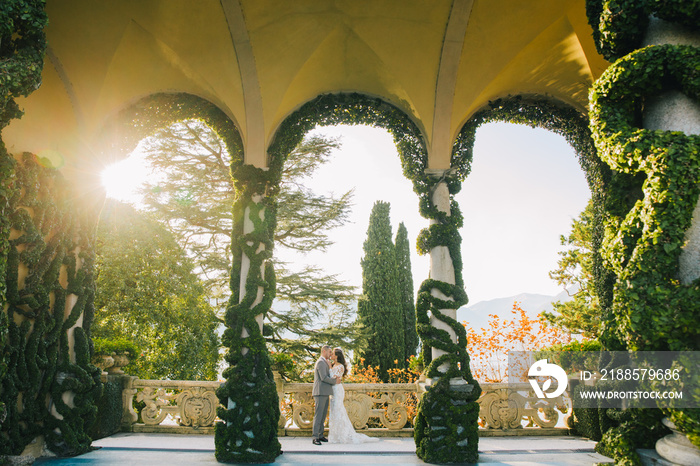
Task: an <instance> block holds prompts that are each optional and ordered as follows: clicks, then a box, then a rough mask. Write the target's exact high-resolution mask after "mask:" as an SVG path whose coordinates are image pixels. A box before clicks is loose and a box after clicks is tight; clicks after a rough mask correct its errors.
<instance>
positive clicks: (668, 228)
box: [587, 0, 700, 464]
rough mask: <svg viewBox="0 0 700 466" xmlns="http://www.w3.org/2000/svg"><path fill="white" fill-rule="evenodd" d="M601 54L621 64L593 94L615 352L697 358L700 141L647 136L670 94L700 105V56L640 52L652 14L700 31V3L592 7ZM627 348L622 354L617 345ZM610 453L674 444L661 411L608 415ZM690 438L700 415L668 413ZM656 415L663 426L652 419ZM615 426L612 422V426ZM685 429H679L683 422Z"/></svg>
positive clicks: (662, 0)
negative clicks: (692, 228) (687, 243)
mask: <svg viewBox="0 0 700 466" xmlns="http://www.w3.org/2000/svg"><path fill="white" fill-rule="evenodd" d="M587 10H588V14H589V22H590V23H591V25H592V26H593V29H594V35H595V39H596V45H597V47H598V49H599V51H606V52H605V53H604V54H606V55H607V58H608V59H615V58H618V57H621V56H622V55H624V54H625V53H628V52H631V53H629V54H628V55H626V56H624V57H622V58H620V59H619V60H618V61H617V62H615V63H614V64H613V65H612V66H611V67H609V68H608V69H607V70H606V72H605V73H603V75H602V76H601V77H600V78H599V79H598V81H596V83H595V84H594V86H593V88H592V89H591V92H590V95H589V100H590V103H591V109H590V120H591V128H592V131H593V137H594V139H595V143H596V147H597V149H598V152H599V155H600V157H601V159H603V160H604V161H605V162H606V163H607V164H609V166H610V167H611V168H612V169H613V172H612V176H611V177H610V184H609V189H608V198H607V199H606V203H605V210H606V218H605V222H606V225H605V227H606V232H605V240H604V243H603V246H602V255H603V257H604V259H605V265H606V267H607V268H609V269H610V270H611V271H612V272H613V273H614V276H615V279H616V280H615V281H614V294H611V295H610V298H609V299H608V298H607V297H606V298H605V299H603V301H605V304H604V308H605V307H608V309H609V312H608V313H607V315H606V318H605V320H607V321H610V322H611V323H613V325H612V326H610V327H609V328H608V329H607V330H606V332H604V335H603V338H604V343H606V346H608V349H621V348H628V349H631V350H690V351H693V350H697V349H698V342H699V341H700V338H699V336H700V335H698V329H697V325H696V324H695V321H696V320H697V315H698V312H700V307H699V305H698V297H699V293H700V284H699V283H698V281H697V280H696V281H695V282H694V283H691V284H688V285H684V284H681V283H680V281H679V279H678V263H679V262H678V259H679V256H680V252H681V247H682V246H683V245H684V236H685V231H686V230H687V229H688V227H689V225H690V221H691V218H692V212H693V208H694V207H695V205H696V203H697V200H698V197H699V195H700V192H699V188H698V181H699V179H698V178H699V177H700V163H699V162H700V157H699V151H700V137H698V136H693V135H685V134H683V133H681V132H674V131H655V130H647V129H643V127H642V126H643V118H642V117H643V112H644V107H645V105H646V104H647V103H648V102H649V99H653V98H654V97H657V96H659V95H661V94H662V93H664V92H665V91H669V90H678V91H680V92H682V93H684V94H685V95H687V96H688V97H690V98H692V99H694V100H696V101H697V100H698V98H699V97H700V76H699V75H698V73H697V70H698V69H700V51H699V50H698V49H697V48H694V47H690V46H671V45H663V46H650V47H646V48H643V49H640V50H636V51H632V50H633V49H635V48H636V47H638V46H639V45H640V38H641V37H642V36H643V35H644V33H645V27H646V18H647V17H648V15H650V14H655V15H656V16H658V17H660V18H662V19H665V20H667V21H671V22H674V23H677V25H682V26H685V27H687V28H689V30H690V31H698V30H699V29H700V2H699V1H697V0H693V1H678V0H672V1H666V0H646V1H643V2H636V1H612V0H611V1H591V0H589V1H588V2H587ZM610 341H617V342H619V343H620V346H619V347H618V348H611V347H609V346H610V345H608V344H607V343H609V342H610ZM599 411H600V413H599V416H598V419H599V421H600V423H599V424H600V425H599V427H600V432H601V433H603V434H602V440H601V442H600V443H599V444H598V446H599V449H600V451H601V452H604V453H605V454H608V455H609V456H612V457H613V458H615V461H616V464H639V458H638V456H637V454H636V453H635V448H639V447H642V446H644V445H651V443H653V442H654V441H655V440H656V439H658V438H659V437H660V436H662V435H664V433H666V432H665V430H664V429H663V428H662V427H661V426H660V424H659V422H658V421H659V419H660V417H661V416H663V414H662V412H661V410H641V411H635V410H627V411H616V410H609V411H604V410H599ZM666 414H667V415H668V416H669V417H670V418H671V419H674V420H676V419H677V420H679V424H680V425H682V426H683V427H682V428H681V431H683V432H685V433H686V434H687V435H688V437H689V438H691V439H694V440H695V441H696V442H697V441H698V438H699V437H700V434H699V433H700V422H698V415H697V412H696V411H694V410H678V411H675V410H672V411H670V410H666ZM650 416H652V417H654V419H649V417H650ZM606 419H612V422H607V421H606V422H603V421H604V420H606ZM674 422H675V421H674Z"/></svg>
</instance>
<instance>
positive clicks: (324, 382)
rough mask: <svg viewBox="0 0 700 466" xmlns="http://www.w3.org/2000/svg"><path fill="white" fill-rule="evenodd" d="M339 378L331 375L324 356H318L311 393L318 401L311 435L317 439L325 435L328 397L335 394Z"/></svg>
mask: <svg viewBox="0 0 700 466" xmlns="http://www.w3.org/2000/svg"><path fill="white" fill-rule="evenodd" d="M336 382H337V379H335V378H334V377H331V376H330V366H329V364H328V361H326V360H325V359H324V358H318V361H316V367H314V389H313V391H312V392H311V395H312V396H313V397H314V401H315V402H316V410H315V412H314V428H313V432H312V434H311V436H312V437H313V438H315V439H320V438H321V437H323V424H324V423H325V422H326V415H327V414H328V397H329V396H330V395H332V394H333V385H335V383H336Z"/></svg>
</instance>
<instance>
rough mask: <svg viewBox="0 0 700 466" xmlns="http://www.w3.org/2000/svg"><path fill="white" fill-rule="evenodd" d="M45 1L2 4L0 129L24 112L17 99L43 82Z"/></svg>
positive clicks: (19, 0) (14, 0)
mask: <svg viewBox="0 0 700 466" xmlns="http://www.w3.org/2000/svg"><path fill="white" fill-rule="evenodd" d="M44 3H45V2H44V1H42V0H4V1H3V2H2V3H0V121H2V122H3V124H2V125H0V128H2V127H4V126H5V125H6V124H7V123H9V120H10V119H11V118H19V116H20V115H21V114H22V112H21V110H20V109H19V107H18V106H17V104H16V103H15V101H14V99H15V98H16V97H26V96H28V95H29V94H31V93H32V92H33V91H34V90H36V89H37V88H38V87H39V85H40V84H41V71H42V69H43V67H44V52H45V50H46V35H45V34H44V27H46V24H47V23H48V19H47V16H46V12H45V11H44Z"/></svg>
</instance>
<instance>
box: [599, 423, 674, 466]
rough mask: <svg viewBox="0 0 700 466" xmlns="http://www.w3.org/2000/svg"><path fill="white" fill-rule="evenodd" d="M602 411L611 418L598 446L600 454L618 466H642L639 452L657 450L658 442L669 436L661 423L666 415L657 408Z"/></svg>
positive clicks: (603, 427) (603, 426) (602, 425)
mask: <svg viewBox="0 0 700 466" xmlns="http://www.w3.org/2000/svg"><path fill="white" fill-rule="evenodd" d="M598 411H600V412H601V414H603V415H604V416H606V417H607V418H608V419H609V421H608V423H609V425H608V426H606V423H605V421H606V419H603V422H601V427H602V428H601V431H602V432H603V435H602V438H601V439H600V441H599V442H598V443H597V444H596V451H597V452H598V453H600V454H602V455H605V456H608V457H611V458H613V459H614V460H615V464H616V465H617V464H619V465H623V466H641V464H642V462H641V459H640V457H639V454H638V453H637V451H636V450H637V449H638V448H650V449H653V448H654V445H655V444H656V441H657V439H659V438H661V437H663V436H664V435H666V434H668V433H669V431H668V429H666V428H665V427H664V426H663V424H661V419H662V418H663V416H664V415H663V413H662V412H661V411H660V410H657V409H625V410H618V409H606V410H598ZM605 427H607V428H605Z"/></svg>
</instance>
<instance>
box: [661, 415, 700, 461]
mask: <svg viewBox="0 0 700 466" xmlns="http://www.w3.org/2000/svg"><path fill="white" fill-rule="evenodd" d="M661 422H663V424H664V425H665V426H666V427H668V428H669V429H671V434H669V435H667V436H666V437H664V438H661V439H659V440H658V441H657V442H656V452H657V453H658V454H659V456H661V457H662V458H664V459H666V460H668V461H671V462H672V463H674V464H685V465H688V466H691V465H692V466H700V449H698V447H696V446H695V445H693V444H692V443H690V440H688V437H686V436H685V435H684V434H683V433H681V432H679V431H678V429H677V428H676V425H675V424H674V423H673V422H671V421H670V420H669V419H668V418H663V419H662V420H661Z"/></svg>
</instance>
